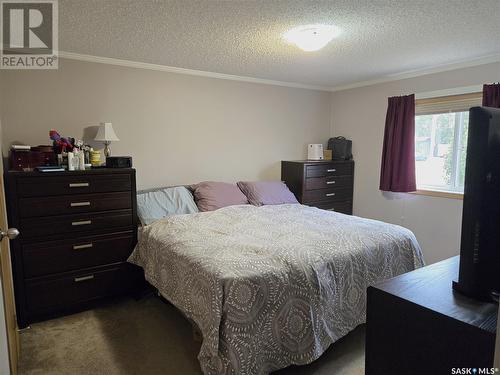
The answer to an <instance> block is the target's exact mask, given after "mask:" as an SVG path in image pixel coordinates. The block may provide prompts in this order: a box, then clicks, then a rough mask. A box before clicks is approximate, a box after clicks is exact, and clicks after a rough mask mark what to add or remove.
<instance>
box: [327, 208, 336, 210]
mask: <svg viewBox="0 0 500 375" xmlns="http://www.w3.org/2000/svg"><path fill="white" fill-rule="evenodd" d="M327 211H335V208H329V209H327Z"/></svg>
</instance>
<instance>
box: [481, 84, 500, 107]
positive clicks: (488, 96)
mask: <svg viewBox="0 0 500 375" xmlns="http://www.w3.org/2000/svg"><path fill="white" fill-rule="evenodd" d="M483 106H485V107H493V108H500V83H493V84H491V85H483Z"/></svg>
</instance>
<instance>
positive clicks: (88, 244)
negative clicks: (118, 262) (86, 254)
mask: <svg viewBox="0 0 500 375" xmlns="http://www.w3.org/2000/svg"><path fill="white" fill-rule="evenodd" d="M91 247H94V244H92V243H85V244H82V245H73V250H82V249H89V248H91Z"/></svg>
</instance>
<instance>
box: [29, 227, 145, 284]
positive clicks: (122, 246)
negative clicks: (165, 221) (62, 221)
mask: <svg viewBox="0 0 500 375" xmlns="http://www.w3.org/2000/svg"><path fill="white" fill-rule="evenodd" d="M134 246H135V236H134V232H122V233H117V234H112V235H101V236H91V237H75V238H71V239H67V240H61V241H48V242H37V243H33V244H23V245H22V253H23V266H24V275H25V277H26V278H32V277H38V276H45V275H50V274H53V273H58V272H67V271H73V270H77V269H80V268H89V267H95V266H98V265H104V264H111V263H119V262H125V261H126V260H127V258H128V257H129V255H130V253H132V250H133V249H134Z"/></svg>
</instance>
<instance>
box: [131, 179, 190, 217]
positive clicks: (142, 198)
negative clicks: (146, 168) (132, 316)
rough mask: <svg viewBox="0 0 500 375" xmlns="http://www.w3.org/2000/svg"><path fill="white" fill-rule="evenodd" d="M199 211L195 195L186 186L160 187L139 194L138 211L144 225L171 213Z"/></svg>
mask: <svg viewBox="0 0 500 375" xmlns="http://www.w3.org/2000/svg"><path fill="white" fill-rule="evenodd" d="M196 212H198V207H197V206H196V203H195V202H194V199H193V195H192V194H191V192H190V191H189V190H188V189H186V188H185V187H184V186H176V187H170V188H160V189H155V190H149V191H144V192H139V193H138V194H137V213H138V215H139V219H140V220H141V223H142V224H143V225H149V224H151V223H153V222H155V221H156V220H159V219H162V218H164V217H167V216H169V215H178V214H192V213H196Z"/></svg>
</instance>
